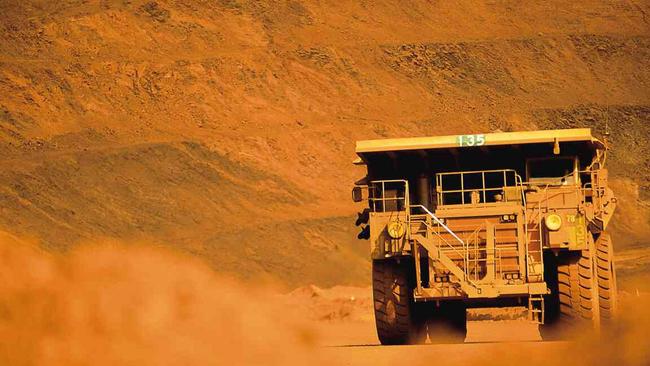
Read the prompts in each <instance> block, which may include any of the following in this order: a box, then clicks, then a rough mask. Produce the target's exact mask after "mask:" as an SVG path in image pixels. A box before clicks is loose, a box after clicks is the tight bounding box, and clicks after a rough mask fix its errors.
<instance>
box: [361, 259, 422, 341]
mask: <svg viewBox="0 0 650 366" xmlns="http://www.w3.org/2000/svg"><path fill="white" fill-rule="evenodd" d="M414 271H415V267H414V265H413V261H412V259H410V258H408V257H406V258H399V259H396V258H390V259H384V260H375V261H373V262H372V290H373V302H374V307H375V322H376V325H377V336H378V337H379V341H380V342H381V344H383V345H394V344H418V343H424V341H425V340H426V329H425V326H426V323H425V319H423V317H422V316H420V312H419V311H417V307H416V304H415V302H414V301H413V289H414V287H415V286H414V284H415V280H414V277H415V276H414Z"/></svg>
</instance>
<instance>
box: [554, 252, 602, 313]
mask: <svg viewBox="0 0 650 366" xmlns="http://www.w3.org/2000/svg"><path fill="white" fill-rule="evenodd" d="M559 259H560V263H559V266H558V269H557V274H558V292H559V298H560V319H561V320H563V321H564V322H566V323H568V324H574V325H590V324H589V323H594V322H597V321H598V319H596V318H595V317H594V313H595V312H596V311H597V310H596V306H597V302H598V300H597V299H595V298H594V276H593V274H594V270H593V258H592V255H591V251H590V250H589V249H585V250H582V251H580V252H571V253H566V254H565V255H563V256H562V257H560V258H559ZM594 305H596V306H594Z"/></svg>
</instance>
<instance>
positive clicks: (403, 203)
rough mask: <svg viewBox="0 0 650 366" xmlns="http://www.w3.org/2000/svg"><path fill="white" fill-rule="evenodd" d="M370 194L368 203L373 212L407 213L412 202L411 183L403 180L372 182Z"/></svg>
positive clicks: (369, 189) (369, 188)
mask: <svg viewBox="0 0 650 366" xmlns="http://www.w3.org/2000/svg"><path fill="white" fill-rule="evenodd" d="M368 192H369V197H368V201H369V205H370V209H371V210H372V211H373V212H387V211H405V210H407V208H408V207H409V203H410V202H411V201H410V198H409V182H408V181H407V180H403V179H390V180H374V181H371V182H370V185H369V186H368ZM389 192H390V194H389ZM391 194H394V196H391ZM389 203H394V204H389Z"/></svg>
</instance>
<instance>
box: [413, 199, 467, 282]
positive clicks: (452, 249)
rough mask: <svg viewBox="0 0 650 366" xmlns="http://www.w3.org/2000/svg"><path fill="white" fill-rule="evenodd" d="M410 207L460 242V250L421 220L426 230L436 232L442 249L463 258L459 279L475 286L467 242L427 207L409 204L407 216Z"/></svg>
mask: <svg viewBox="0 0 650 366" xmlns="http://www.w3.org/2000/svg"><path fill="white" fill-rule="evenodd" d="M412 209H419V210H421V211H422V212H424V213H425V214H426V215H427V216H428V217H429V218H431V219H432V220H433V221H434V222H435V223H436V224H437V228H442V229H444V231H445V232H447V233H448V234H449V235H451V237H452V238H453V239H455V240H454V241H456V242H457V243H458V244H460V246H461V248H462V252H461V251H459V250H458V248H457V245H453V244H452V243H450V242H449V240H447V239H446V238H445V237H444V236H443V235H441V234H440V232H439V231H436V228H434V227H432V225H431V224H429V223H428V222H427V221H423V223H424V224H425V225H426V226H427V228H428V229H429V230H428V232H431V233H433V234H436V236H437V237H438V239H440V242H441V243H444V249H445V251H450V252H453V253H455V254H456V255H458V256H459V257H461V258H462V260H463V268H462V272H463V277H464V278H462V279H461V280H463V281H465V282H468V283H470V284H471V285H472V286H474V287H477V284H476V283H475V282H474V281H473V280H472V279H471V278H470V275H469V247H468V244H467V243H466V242H465V241H464V240H463V239H461V238H460V237H458V235H456V233H454V232H453V231H452V230H451V229H450V228H449V227H448V226H447V225H446V224H445V223H444V222H443V221H442V220H440V219H439V218H438V217H437V216H436V215H434V214H433V212H431V211H429V209H428V208H426V207H425V206H423V205H411V206H409V216H411V215H410V212H411V210H412ZM441 249H443V248H438V250H441ZM440 254H441V255H445V253H443V252H441V253H440Z"/></svg>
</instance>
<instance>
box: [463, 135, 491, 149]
mask: <svg viewBox="0 0 650 366" xmlns="http://www.w3.org/2000/svg"><path fill="white" fill-rule="evenodd" d="M458 145H459V146H460V147H464V146H483V145H485V135H460V136H458Z"/></svg>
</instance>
